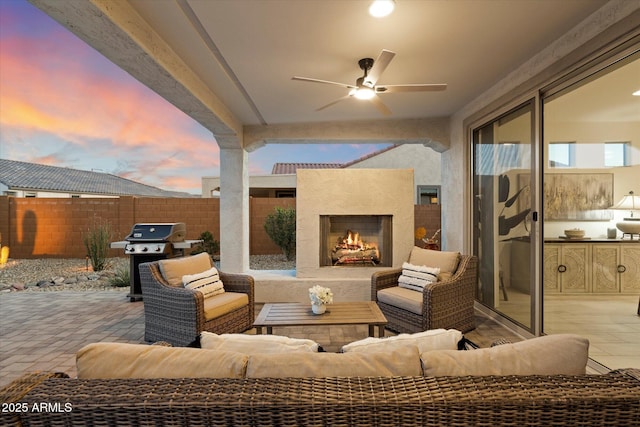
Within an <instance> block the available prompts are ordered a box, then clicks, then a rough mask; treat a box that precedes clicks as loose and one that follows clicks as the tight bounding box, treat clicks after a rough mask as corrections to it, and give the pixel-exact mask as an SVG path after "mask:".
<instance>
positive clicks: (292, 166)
mask: <svg viewBox="0 0 640 427" xmlns="http://www.w3.org/2000/svg"><path fill="white" fill-rule="evenodd" d="M341 167H342V163H275V164H274V165H273V169H271V174H272V175H281V174H295V173H296V170H297V169H339V168H341Z"/></svg>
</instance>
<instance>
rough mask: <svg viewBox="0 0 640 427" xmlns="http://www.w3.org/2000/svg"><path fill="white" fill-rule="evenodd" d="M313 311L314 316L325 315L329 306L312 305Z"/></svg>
mask: <svg viewBox="0 0 640 427" xmlns="http://www.w3.org/2000/svg"><path fill="white" fill-rule="evenodd" d="M311 311H313V314H323V313H324V312H325V311H327V305H326V304H313V303H312V304H311Z"/></svg>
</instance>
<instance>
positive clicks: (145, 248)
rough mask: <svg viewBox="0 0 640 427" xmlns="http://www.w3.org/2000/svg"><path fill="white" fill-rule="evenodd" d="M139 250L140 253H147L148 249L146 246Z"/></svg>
mask: <svg viewBox="0 0 640 427" xmlns="http://www.w3.org/2000/svg"><path fill="white" fill-rule="evenodd" d="M141 250H142V252H147V251H148V250H149V248H147V247H146V246H143V247H142V249H141Z"/></svg>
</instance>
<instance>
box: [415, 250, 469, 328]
mask: <svg viewBox="0 0 640 427" xmlns="http://www.w3.org/2000/svg"><path fill="white" fill-rule="evenodd" d="M477 266H478V259H477V258H476V257H475V256H464V257H462V259H461V260H460V264H459V265H458V269H457V270H456V272H455V273H454V275H453V276H452V277H451V278H449V279H447V280H443V281H440V282H434V283H432V284H430V285H428V286H425V288H424V290H423V293H422V298H423V299H422V302H423V303H422V310H423V317H425V318H426V319H429V321H428V325H429V328H430V329H437V328H440V327H445V326H444V325H449V326H446V327H451V326H450V325H452V324H455V322H456V321H457V320H458V319H463V318H465V317H467V316H464V315H462V314H461V313H462V311H464V310H465V307H467V308H468V309H470V310H473V302H474V299H475V288H476V285H477V274H478V268H477ZM471 317H472V314H471ZM474 327H475V325H467V326H462V325H460V326H458V327H457V328H456V329H460V330H462V331H463V332H466V331H467V330H471V329H473V328H474Z"/></svg>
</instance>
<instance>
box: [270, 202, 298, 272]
mask: <svg viewBox="0 0 640 427" xmlns="http://www.w3.org/2000/svg"><path fill="white" fill-rule="evenodd" d="M264 230H265V231H266V232H267V235H268V236H269V237H270V238H271V240H273V243H275V244H276V245H278V247H279V248H280V249H282V252H283V253H284V256H285V257H286V258H287V261H291V260H292V259H294V257H295V254H296V210H295V209H293V208H280V207H277V208H276V209H275V212H273V213H271V214H269V215H267V219H266V220H265V222H264Z"/></svg>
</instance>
